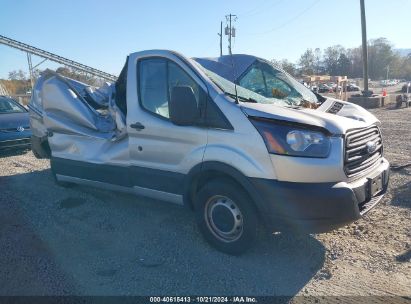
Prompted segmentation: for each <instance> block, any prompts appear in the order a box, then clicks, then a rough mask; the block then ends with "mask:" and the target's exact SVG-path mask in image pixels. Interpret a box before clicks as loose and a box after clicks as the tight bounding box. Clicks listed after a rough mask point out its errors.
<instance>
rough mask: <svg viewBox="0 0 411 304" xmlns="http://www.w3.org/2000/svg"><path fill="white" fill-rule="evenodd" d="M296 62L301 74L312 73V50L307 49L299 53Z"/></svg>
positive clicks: (313, 56) (313, 68)
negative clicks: (299, 55)
mask: <svg viewBox="0 0 411 304" xmlns="http://www.w3.org/2000/svg"><path fill="white" fill-rule="evenodd" d="M298 64H299V66H300V69H301V73H302V74H305V75H313V74H314V70H315V55H314V52H313V50H312V49H307V50H306V51H305V52H304V54H302V55H301V57H300V60H299V61H298Z"/></svg>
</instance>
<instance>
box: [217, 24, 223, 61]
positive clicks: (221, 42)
mask: <svg viewBox="0 0 411 304" xmlns="http://www.w3.org/2000/svg"><path fill="white" fill-rule="evenodd" d="M217 35H218V36H220V57H221V56H223V21H221V22H220V34H217Z"/></svg>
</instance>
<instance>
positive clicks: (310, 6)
mask: <svg viewBox="0 0 411 304" xmlns="http://www.w3.org/2000/svg"><path fill="white" fill-rule="evenodd" d="M320 1H321V0H316V1H314V2H313V3H312V4H311V5H309V6H308V7H306V8H305V9H304V10H302V11H301V12H300V13H298V14H297V15H295V16H294V17H292V18H290V19H288V20H287V21H285V22H284V23H282V24H280V25H278V26H276V27H274V28H272V29H270V30H267V31H264V32H259V33H248V34H245V35H265V34H269V33H272V32H274V31H277V30H279V29H282V28H283V27H285V26H287V25H288V24H290V23H291V22H293V21H294V20H296V19H298V18H300V17H301V16H302V15H304V14H305V13H306V12H308V11H309V10H310V9H312V8H313V7H314V6H315V5H317V4H318V3H319V2H320Z"/></svg>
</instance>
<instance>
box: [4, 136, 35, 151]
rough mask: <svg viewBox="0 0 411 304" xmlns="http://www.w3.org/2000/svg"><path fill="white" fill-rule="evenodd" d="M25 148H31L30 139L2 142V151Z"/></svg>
mask: <svg viewBox="0 0 411 304" xmlns="http://www.w3.org/2000/svg"><path fill="white" fill-rule="evenodd" d="M25 148H30V138H21V139H13V140H5V141H0V151H1V150H8V149H25Z"/></svg>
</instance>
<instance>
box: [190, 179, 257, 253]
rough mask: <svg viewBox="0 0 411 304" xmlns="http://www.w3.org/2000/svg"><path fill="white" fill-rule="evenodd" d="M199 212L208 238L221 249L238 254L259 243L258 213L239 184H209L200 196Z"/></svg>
mask: <svg viewBox="0 0 411 304" xmlns="http://www.w3.org/2000/svg"><path fill="white" fill-rule="evenodd" d="M195 212H196V220H197V223H198V225H199V228H200V230H201V232H202V233H203V235H204V237H205V239H206V240H207V241H208V242H209V243H210V244H211V245H212V246H213V247H215V248H217V249H218V250H220V251H222V252H225V253H228V254H232V255H238V254H241V253H243V252H245V251H246V250H248V249H249V248H250V247H252V245H253V243H254V242H255V239H256V237H257V231H258V217H257V212H256V210H255V207H254V205H253V204H252V202H251V199H250V198H249V196H248V194H247V193H246V192H245V191H244V190H243V189H242V188H241V187H240V186H239V185H237V184H235V183H233V182H231V181H229V180H226V179H215V180H212V181H210V182H208V183H207V184H205V185H204V186H203V187H202V188H201V190H200V191H199V192H198V194H197V196H196V200H195Z"/></svg>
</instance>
